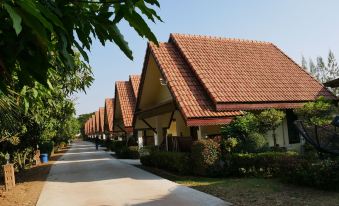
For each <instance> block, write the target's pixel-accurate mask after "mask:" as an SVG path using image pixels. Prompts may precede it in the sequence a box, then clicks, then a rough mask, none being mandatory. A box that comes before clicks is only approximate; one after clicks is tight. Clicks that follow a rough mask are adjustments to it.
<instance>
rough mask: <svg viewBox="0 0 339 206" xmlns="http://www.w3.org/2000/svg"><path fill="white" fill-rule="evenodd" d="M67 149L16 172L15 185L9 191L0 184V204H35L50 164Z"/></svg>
mask: <svg viewBox="0 0 339 206" xmlns="http://www.w3.org/2000/svg"><path fill="white" fill-rule="evenodd" d="M66 151H67V149H64V150H61V151H59V152H56V153H54V155H53V156H52V157H51V158H50V160H49V162H48V163H45V164H42V165H39V166H36V167H33V168H31V169H28V170H24V171H22V172H20V173H18V174H16V181H17V184H16V186H15V187H14V188H13V189H11V190H10V191H7V192H5V191H3V190H2V189H3V186H2V185H1V184H0V187H1V188H0V205H1V206H17V205H25V206H31V205H32V206H34V205H36V203H37V201H38V199H39V196H40V193H41V190H42V188H43V185H44V182H45V180H46V178H47V176H48V173H49V171H50V169H51V167H52V165H53V164H54V163H55V162H56V161H57V160H58V159H59V157H61V156H62V155H63V154H64V153H65V152H66Z"/></svg>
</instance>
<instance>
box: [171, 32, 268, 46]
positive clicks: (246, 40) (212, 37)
mask: <svg viewBox="0 0 339 206" xmlns="http://www.w3.org/2000/svg"><path fill="white" fill-rule="evenodd" d="M175 36H181V37H191V38H205V39H211V40H221V41H232V42H244V43H257V44H267V45H270V44H273V43H272V42H268V41H260V40H252V39H241V38H229V37H219V36H212V35H201V34H180V33H171V34H170V39H171V38H175Z"/></svg>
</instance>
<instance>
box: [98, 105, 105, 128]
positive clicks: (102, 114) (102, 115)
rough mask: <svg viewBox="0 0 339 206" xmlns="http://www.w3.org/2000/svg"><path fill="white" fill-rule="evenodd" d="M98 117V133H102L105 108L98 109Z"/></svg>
mask: <svg viewBox="0 0 339 206" xmlns="http://www.w3.org/2000/svg"><path fill="white" fill-rule="evenodd" d="M99 116H100V128H99V131H100V133H103V132H104V123H105V108H104V107H100V108H99Z"/></svg>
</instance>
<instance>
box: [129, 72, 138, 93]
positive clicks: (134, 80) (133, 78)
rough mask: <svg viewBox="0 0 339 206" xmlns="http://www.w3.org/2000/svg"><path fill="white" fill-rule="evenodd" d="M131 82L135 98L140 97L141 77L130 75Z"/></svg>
mask: <svg viewBox="0 0 339 206" xmlns="http://www.w3.org/2000/svg"><path fill="white" fill-rule="evenodd" d="M129 82H130V83H131V84H132V88H133V93H134V96H135V98H137V97H138V89H139V85H140V75H130V76H129Z"/></svg>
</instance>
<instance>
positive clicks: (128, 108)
mask: <svg viewBox="0 0 339 206" xmlns="http://www.w3.org/2000/svg"><path fill="white" fill-rule="evenodd" d="M115 86H116V95H117V97H118V98H119V102H120V105H119V106H120V108H121V113H122V119H123V122H124V126H125V127H132V121H133V114H134V107H135V101H136V99H135V96H134V92H133V87H132V84H131V82H130V81H117V82H116V83H115ZM116 106H118V105H116Z"/></svg>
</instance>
